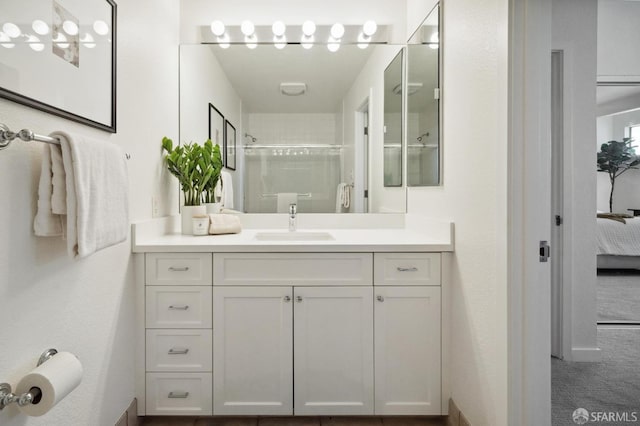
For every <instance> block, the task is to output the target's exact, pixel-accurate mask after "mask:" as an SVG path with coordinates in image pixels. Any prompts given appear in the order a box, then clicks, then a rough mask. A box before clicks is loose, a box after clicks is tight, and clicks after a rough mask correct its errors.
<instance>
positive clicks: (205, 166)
mask: <svg viewBox="0 0 640 426" xmlns="http://www.w3.org/2000/svg"><path fill="white" fill-rule="evenodd" d="M162 148H163V149H164V150H165V151H166V152H167V154H166V155H165V157H164V158H165V161H166V163H167V168H168V170H169V172H170V173H171V174H172V175H174V176H175V177H176V178H177V179H178V182H179V183H180V188H181V189H182V194H183V196H184V205H183V207H182V209H181V214H182V233H183V234H191V233H192V232H193V227H192V218H193V216H195V215H203V214H205V213H206V208H205V206H203V205H202V194H203V192H204V188H205V187H206V185H207V184H208V182H209V180H210V179H211V177H212V176H213V173H214V170H213V168H212V167H211V165H210V161H209V160H207V156H206V154H205V149H204V148H203V147H202V146H200V145H198V144H196V143H185V144H183V145H178V146H176V147H175V148H174V147H173V141H172V140H171V139H169V138H167V137H166V136H165V137H164V138H162Z"/></svg>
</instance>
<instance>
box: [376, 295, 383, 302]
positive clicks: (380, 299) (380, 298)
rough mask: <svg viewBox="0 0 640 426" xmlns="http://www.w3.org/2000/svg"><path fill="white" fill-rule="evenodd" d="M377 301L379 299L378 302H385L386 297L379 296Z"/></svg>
mask: <svg viewBox="0 0 640 426" xmlns="http://www.w3.org/2000/svg"><path fill="white" fill-rule="evenodd" d="M376 299H378V302H384V297H383V296H378V297H376Z"/></svg>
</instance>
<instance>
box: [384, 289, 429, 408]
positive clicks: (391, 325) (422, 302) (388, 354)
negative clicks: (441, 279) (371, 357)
mask: <svg viewBox="0 0 640 426" xmlns="http://www.w3.org/2000/svg"><path fill="white" fill-rule="evenodd" d="M375 297H376V302H375V380H376V385H375V386H376V389H375V394H376V408H375V414H376V415H402V414H413V415H422V414H434V415H436V414H441V412H440V411H441V404H440V398H441V383H440V377H441V376H440V369H441V364H440V348H441V343H440V287H376V288H375Z"/></svg>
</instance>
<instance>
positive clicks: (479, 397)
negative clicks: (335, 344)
mask: <svg viewBox="0 0 640 426" xmlns="http://www.w3.org/2000/svg"><path fill="white" fill-rule="evenodd" d="M442 12H443V14H444V15H443V18H444V24H443V28H442V31H441V34H442V39H443V43H444V51H443V55H444V64H443V66H444V74H443V84H444V86H443V91H442V94H443V98H442V102H443V109H444V111H443V120H444V123H443V132H442V135H443V138H444V139H443V155H444V162H443V173H444V176H443V185H442V186H440V187H421V188H418V187H413V188H409V189H408V211H409V213H422V214H426V215H429V216H433V217H437V218H443V219H447V220H452V221H454V222H455V226H456V241H455V243H456V246H455V253H454V256H453V262H452V268H453V270H452V277H451V282H450V283H447V285H450V286H451V298H452V305H451V313H452V314H451V319H450V320H451V354H452V356H451V358H450V371H451V391H452V398H453V399H454V400H455V401H456V403H457V404H458V406H459V407H460V409H461V410H462V411H463V412H464V414H465V416H466V417H467V419H468V420H469V422H470V423H471V424H473V425H496V426H498V425H500V426H506V425H507V396H508V391H507V266H506V260H505V258H504V256H506V242H507V231H508V229H507V220H506V218H507V196H506V194H507V170H508V164H507V129H508V127H507V91H508V78H507V76H508V64H507V40H508V25H507V22H508V2H507V1H506V0H485V1H477V0H460V1H451V2H446V4H444V5H443V10H442Z"/></svg>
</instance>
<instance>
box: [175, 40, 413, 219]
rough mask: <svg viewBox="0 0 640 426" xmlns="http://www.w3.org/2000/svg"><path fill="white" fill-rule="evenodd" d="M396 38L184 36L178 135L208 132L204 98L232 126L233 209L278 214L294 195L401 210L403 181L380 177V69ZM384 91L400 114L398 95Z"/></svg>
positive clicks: (302, 208) (353, 208) (302, 205)
mask: <svg viewBox="0 0 640 426" xmlns="http://www.w3.org/2000/svg"><path fill="white" fill-rule="evenodd" d="M403 47H404V45H392V44H373V43H372V44H370V45H369V46H367V47H366V48H364V49H362V48H360V47H358V46H357V45H355V44H353V45H348V44H346V45H341V46H340V47H339V49H338V50H337V51H336V52H330V51H329V50H328V49H327V46H326V45H325V44H316V45H313V46H312V47H311V48H310V49H306V48H304V47H303V46H302V45H300V44H288V45H286V46H284V48H283V49H278V48H276V47H275V46H274V45H272V44H258V45H257V46H256V47H255V48H254V49H249V48H248V47H247V46H246V45H245V44H231V45H230V46H228V47H227V48H226V49H225V48H222V47H220V46H219V45H217V44H183V45H181V46H180V141H182V142H190V141H198V142H200V143H201V142H203V141H204V140H206V139H207V136H208V133H209V121H208V114H209V110H210V107H209V104H212V105H214V106H215V108H216V109H217V110H219V111H220V114H222V115H223V116H224V119H225V120H227V121H229V123H231V124H232V125H233V126H234V128H235V129H236V135H237V137H236V170H235V171H230V173H231V176H232V179H233V189H234V201H235V203H234V207H233V208H234V209H236V210H240V211H243V212H246V213H277V212H283V211H286V210H285V209H286V208H288V204H290V203H291V202H295V203H296V204H297V205H298V212H301V213H337V212H340V213H354V212H355V213H364V212H373V213H381V212H393V213H401V212H405V211H406V191H405V188H403V187H399V188H398V187H396V188H387V187H385V180H384V179H383V174H384V173H383V172H384V171H386V170H387V166H386V158H387V154H386V145H387V141H386V139H385V138H384V135H385V134H384V126H385V124H386V123H385V117H384V116H385V113H386V109H385V108H386V107H385V105H386V102H385V98H386V97H387V96H386V95H385V86H386V81H385V74H386V73H385V69H386V68H387V67H388V66H389V64H390V63H392V61H394V58H401V54H400V55H399V52H400V51H401V50H402V49H403ZM401 61H402V59H399V61H398V65H395V62H393V63H394V65H393V67H394V68H393V69H394V73H395V74H396V75H395V77H394V78H395V80H394V83H393V84H394V87H395V86H396V85H397V84H399V83H401V81H402V80H401ZM398 67H399V68H398ZM389 84H391V83H389ZM396 90H398V91H401V88H399V89H396ZM390 96H393V99H394V101H395V102H396V104H394V108H396V109H397V112H396V114H400V112H399V111H400V108H401V103H400V102H401V100H400V99H401V96H399V95H390ZM396 121H397V123H396V124H395V129H397V131H400V132H401V131H402V125H401V118H400V116H398V118H397V119H396ZM389 127H391V126H390V125H388V124H387V128H389ZM395 143H396V144H400V143H401V137H400V136H396V140H395ZM395 149H396V150H397V148H395ZM399 152H400V153H401V150H400V151H399ZM395 157H396V158H397V160H399V161H401V160H402V155H401V154H397V153H396V154H395ZM394 167H395V172H394V173H395V174H394V175H393V178H392V179H393V180H392V182H393V183H394V184H396V185H402V171H401V170H402V167H401V163H399V164H396V166H394Z"/></svg>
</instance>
